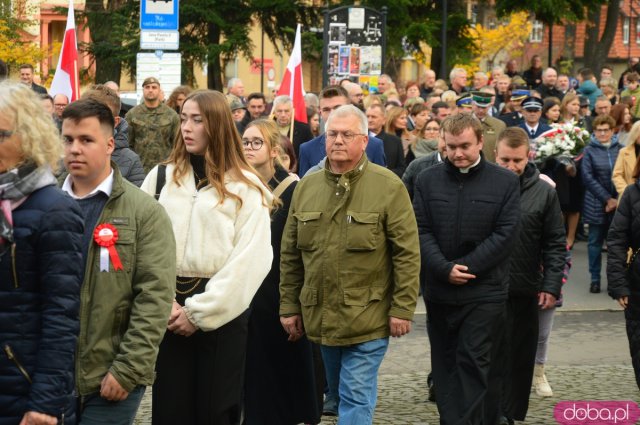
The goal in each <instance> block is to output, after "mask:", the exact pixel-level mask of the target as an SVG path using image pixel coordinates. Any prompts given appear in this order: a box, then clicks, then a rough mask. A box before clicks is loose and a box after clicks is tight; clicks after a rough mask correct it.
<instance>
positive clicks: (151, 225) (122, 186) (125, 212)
mask: <svg viewBox="0 0 640 425" xmlns="http://www.w3.org/2000/svg"><path fill="white" fill-rule="evenodd" d="M112 166H113V164H112ZM103 223H109V224H111V225H112V226H114V227H115V228H116V229H117V231H118V240H117V242H116V244H115V248H116V251H117V253H118V257H119V258H120V260H121V262H122V266H123V270H114V267H113V263H112V261H111V259H109V271H108V272H107V271H101V270H100V247H99V246H98V244H97V243H96V242H95V241H94V240H92V241H91V243H90V245H89V250H88V253H87V263H86V267H85V274H84V280H83V283H82V288H81V291H80V335H79V337H78V349H77V357H76V384H77V388H78V392H79V394H80V395H87V394H91V393H94V392H97V391H99V390H100V383H101V381H102V378H104V376H105V375H106V373H107V372H111V374H112V375H113V376H114V378H115V379H116V381H118V383H119V384H120V385H121V386H122V387H123V388H124V389H125V390H127V391H131V390H133V389H134V388H135V387H136V386H137V385H151V384H152V383H153V380H154V368H155V362H156V357H157V355H158V347H159V345H160V341H162V338H163V336H164V333H165V330H166V327H167V320H168V319H169V314H170V312H171V303H172V300H173V298H174V295H175V276H176V251H175V246H176V243H175V239H174V236H173V230H172V227H171V221H170V220H169V217H168V216H167V213H166V212H165V211H164V209H163V208H162V206H161V205H160V204H158V203H157V202H156V201H155V199H153V197H151V196H149V195H147V194H146V193H144V192H142V191H141V190H140V189H138V188H137V187H136V186H134V185H133V184H131V183H129V182H128V181H126V180H125V179H124V178H123V177H122V175H121V174H120V171H119V170H118V169H117V167H114V175H113V189H112V192H111V196H110V197H109V199H108V200H107V203H106V204H105V206H104V209H103V211H102V214H101V215H100V218H99V219H98V225H100V224H103Z"/></svg>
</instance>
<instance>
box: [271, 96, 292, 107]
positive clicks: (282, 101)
mask: <svg viewBox="0 0 640 425" xmlns="http://www.w3.org/2000/svg"><path fill="white" fill-rule="evenodd" d="M285 103H293V102H292V100H291V98H290V97H289V96H287V95H286V94H283V95H281V96H278V97H276V98H275V99H273V109H274V110H275V109H276V107H278V106H280V105H284V104H285Z"/></svg>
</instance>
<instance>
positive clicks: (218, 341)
mask: <svg viewBox="0 0 640 425" xmlns="http://www.w3.org/2000/svg"><path fill="white" fill-rule="evenodd" d="M248 321H249V313H248V311H247V312H244V313H243V314H242V315H240V316H239V317H237V318H236V319H234V320H232V321H231V322H229V323H227V324H226V325H224V326H222V327H221V328H219V329H216V330H214V331H210V332H203V331H201V330H198V331H196V332H195V333H194V334H193V335H191V336H190V337H184V336H180V335H175V334H174V333H172V332H169V331H167V332H166V333H165V336H164V339H163V340H162V343H161V344H160V352H159V353H158V361H157V363H156V374H157V375H156V381H155V383H154V384H153V398H152V402H153V406H152V423H153V425H164V424H166V425H174V424H181V425H191V424H192V425H236V424H239V423H240V418H241V412H242V385H243V383H244V363H245V353H246V346H247V330H248V328H247V325H248Z"/></svg>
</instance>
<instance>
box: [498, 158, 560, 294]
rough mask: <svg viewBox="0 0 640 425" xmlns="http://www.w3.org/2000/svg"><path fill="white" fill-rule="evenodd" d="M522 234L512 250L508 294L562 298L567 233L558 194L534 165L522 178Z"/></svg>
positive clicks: (530, 165)
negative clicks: (544, 295) (541, 294)
mask: <svg viewBox="0 0 640 425" xmlns="http://www.w3.org/2000/svg"><path fill="white" fill-rule="evenodd" d="M520 210H521V215H520V234H519V237H518V241H517V242H516V244H515V246H514V247H513V249H512V253H511V268H510V270H509V294H511V295H516V296H536V295H537V294H538V292H540V291H543V292H548V293H550V294H553V295H554V296H555V297H556V298H559V297H560V289H561V287H562V276H563V270H564V265H565V260H566V258H565V257H566V252H567V251H566V250H567V248H566V234H565V230H564V223H563V221H562V211H561V210H560V202H558V196H557V195H556V191H555V190H554V189H553V187H551V185H550V184H549V183H547V182H545V181H543V180H541V179H540V172H539V171H538V170H537V169H536V166H535V165H534V164H533V163H529V164H527V167H526V168H525V171H524V173H523V174H522V175H521V176H520Z"/></svg>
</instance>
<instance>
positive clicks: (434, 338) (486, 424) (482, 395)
mask: <svg viewBox="0 0 640 425" xmlns="http://www.w3.org/2000/svg"><path fill="white" fill-rule="evenodd" d="M504 322H505V303H504V302H483V303H472V304H466V305H449V304H439V303H433V302H428V303H427V331H428V333H429V341H430V343H431V366H432V368H433V380H434V386H435V390H436V403H437V405H438V412H439V413H440V424H441V425H495V424H497V423H498V421H499V416H500V408H499V407H500V368H499V367H497V366H499V365H496V364H494V363H495V362H492V358H495V356H496V353H495V350H496V347H497V344H494V342H495V341H496V340H497V339H498V338H499V337H500V332H503V331H504Z"/></svg>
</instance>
